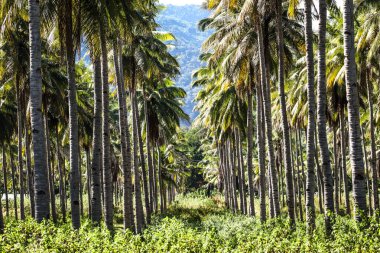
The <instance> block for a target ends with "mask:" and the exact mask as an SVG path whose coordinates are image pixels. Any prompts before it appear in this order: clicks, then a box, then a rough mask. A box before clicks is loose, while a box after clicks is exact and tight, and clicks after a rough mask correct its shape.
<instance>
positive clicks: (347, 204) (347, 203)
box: [339, 106, 351, 215]
mask: <svg viewBox="0 0 380 253" xmlns="http://www.w3.org/2000/svg"><path fill="white" fill-rule="evenodd" d="M339 119H340V147H341V153H342V175H343V186H344V198H345V207H346V214H348V215H350V214H351V208H350V198H349V192H348V178H347V168H346V130H345V128H346V127H345V124H344V122H345V119H344V107H343V106H342V107H341V108H340V114H339Z"/></svg>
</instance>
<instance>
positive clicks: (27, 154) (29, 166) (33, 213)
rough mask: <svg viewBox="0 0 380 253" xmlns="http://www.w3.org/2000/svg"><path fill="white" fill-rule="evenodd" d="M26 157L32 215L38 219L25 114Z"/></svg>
mask: <svg viewBox="0 0 380 253" xmlns="http://www.w3.org/2000/svg"><path fill="white" fill-rule="evenodd" d="M24 118H25V156H26V168H27V173H28V174H27V178H28V190H29V197H30V200H29V201H30V213H31V215H32V217H33V218H35V217H36V214H35V203H34V180H33V171H32V158H31V154H30V136H29V124H28V123H27V120H26V113H25V117H24Z"/></svg>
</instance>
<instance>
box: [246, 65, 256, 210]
mask: <svg viewBox="0 0 380 253" xmlns="http://www.w3.org/2000/svg"><path fill="white" fill-rule="evenodd" d="M251 70H252V67H251V66H250V76H249V79H250V83H249V86H250V87H249V88H248V92H247V101H248V110H247V170H248V196H249V214H250V215H251V216H253V215H254V213H255V203H254V197H255V191H254V189H253V164H252V158H253V102H252V88H253V87H252V86H253V82H252V75H253V73H252V72H251Z"/></svg>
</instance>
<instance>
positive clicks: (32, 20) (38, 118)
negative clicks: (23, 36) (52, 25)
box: [29, 0, 50, 222]
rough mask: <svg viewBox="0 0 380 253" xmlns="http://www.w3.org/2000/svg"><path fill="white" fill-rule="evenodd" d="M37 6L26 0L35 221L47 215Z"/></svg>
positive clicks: (36, 3) (46, 177) (33, 2)
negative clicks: (27, 7)
mask: <svg viewBox="0 0 380 253" xmlns="http://www.w3.org/2000/svg"><path fill="white" fill-rule="evenodd" d="M40 25H41V24H40V5H39V1H38V0H29V34H30V37H29V38H30V41H29V42H30V47H29V49H30V111H31V122H32V124H31V125H32V131H31V132H32V134H33V138H32V140H33V155H34V182H35V184H34V193H35V194H34V196H35V205H36V220H37V221H38V222H41V221H42V220H43V219H47V218H49V213H50V211H49V195H48V191H49V188H48V172H47V167H46V164H47V163H46V146H45V145H46V141H45V132H44V126H43V122H42V113H41V112H42V110H41V106H42V78H41V32H40Z"/></svg>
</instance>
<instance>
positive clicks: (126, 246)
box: [0, 193, 380, 252]
mask: <svg viewBox="0 0 380 253" xmlns="http://www.w3.org/2000/svg"><path fill="white" fill-rule="evenodd" d="M379 249H380V229H379V223H378V222H377V221H376V220H373V221H371V223H370V225H369V226H367V227H366V228H363V227H361V226H360V224H359V225H358V224H356V223H355V222H354V221H353V220H352V219H350V218H347V217H337V219H336V222H335V225H334V230H333V237H332V238H326V237H325V236H324V227H323V216H321V215H319V216H318V217H317V227H316V230H315V233H314V234H313V236H309V235H308V234H307V233H306V226H305V224H304V223H301V222H299V223H298V224H297V227H296V229H295V230H294V231H292V230H290V229H289V224H288V221H287V220H286V219H277V220H269V221H268V222H266V223H265V224H261V223H260V221H259V220H258V219H255V218H252V217H247V216H243V215H239V214H232V213H231V212H229V211H227V210H226V209H224V207H223V204H222V200H221V198H220V197H219V196H214V197H212V198H207V197H205V196H203V195H202V194H199V193H191V194H188V195H187V196H179V197H178V198H177V200H176V201H175V202H174V203H173V204H172V205H171V206H170V207H169V209H168V211H167V213H166V214H161V215H156V216H154V217H153V220H152V224H151V225H150V226H148V227H147V228H146V229H145V231H144V233H143V234H142V235H133V234H132V233H130V232H127V233H124V232H123V231H122V230H121V229H117V230H116V232H115V234H114V235H111V234H110V233H109V232H108V231H107V230H106V229H105V228H104V227H101V228H94V227H93V226H92V225H91V223H90V222H89V221H88V220H84V222H83V226H82V228H81V229H80V230H79V231H74V230H72V229H71V227H70V223H69V222H68V223H67V224H57V225H55V224H52V223H51V222H47V223H43V224H37V223H36V222H34V221H33V220H31V219H29V220H27V221H24V222H20V221H18V222H16V221H13V220H12V221H10V220H9V221H7V226H6V231H5V234H4V235H2V236H1V237H0V252H379Z"/></svg>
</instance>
